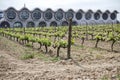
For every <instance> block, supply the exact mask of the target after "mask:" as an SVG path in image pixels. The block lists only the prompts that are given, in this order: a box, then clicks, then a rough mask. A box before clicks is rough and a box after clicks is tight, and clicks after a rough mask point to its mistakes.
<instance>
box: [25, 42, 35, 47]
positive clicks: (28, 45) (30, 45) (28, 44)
mask: <svg viewBox="0 0 120 80" xmlns="http://www.w3.org/2000/svg"><path fill="white" fill-rule="evenodd" d="M25 46H27V47H33V46H32V44H30V43H27V44H25Z"/></svg>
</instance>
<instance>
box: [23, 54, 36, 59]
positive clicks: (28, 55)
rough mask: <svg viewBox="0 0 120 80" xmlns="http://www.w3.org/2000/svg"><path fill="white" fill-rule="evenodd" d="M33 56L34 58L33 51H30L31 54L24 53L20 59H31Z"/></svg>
mask: <svg viewBox="0 0 120 80" xmlns="http://www.w3.org/2000/svg"><path fill="white" fill-rule="evenodd" d="M33 58H34V53H32V54H28V53H25V54H23V55H22V56H21V59H23V60H26V59H33Z"/></svg>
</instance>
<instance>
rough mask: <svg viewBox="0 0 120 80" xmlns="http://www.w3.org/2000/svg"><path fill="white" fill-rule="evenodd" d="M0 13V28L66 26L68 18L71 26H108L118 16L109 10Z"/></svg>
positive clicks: (50, 10) (22, 10)
mask: <svg viewBox="0 0 120 80" xmlns="http://www.w3.org/2000/svg"><path fill="white" fill-rule="evenodd" d="M2 13H3V17H1V16H0V27H44V26H67V25H68V20H69V18H72V21H73V22H72V25H86V24H89V25H93V24H110V23H116V22H117V14H118V12H117V11H116V10H114V11H113V12H110V11H109V10H106V11H105V12H102V11H101V10H97V11H96V12H93V11H92V10H88V11H87V12H84V11H83V10H82V9H79V10H78V11H74V10H72V9H69V10H68V11H64V10H63V9H58V10H56V11H53V10H52V9H50V8H48V9H46V10H45V11H42V10H40V9H39V8H35V9H34V10H33V11H30V10H29V9H27V8H25V7H24V8H22V9H21V10H19V11H18V10H16V9H15V8H13V7H10V8H8V9H7V10H5V11H3V12H1V13H0V14H2Z"/></svg>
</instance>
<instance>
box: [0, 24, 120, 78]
mask: <svg viewBox="0 0 120 80" xmlns="http://www.w3.org/2000/svg"><path fill="white" fill-rule="evenodd" d="M68 28H69V27H67V26H65V27H63V26H59V27H35V28H0V38H4V39H7V40H8V41H12V42H13V43H15V44H17V45H20V46H22V47H25V48H30V49H31V50H33V51H37V53H38V54H39V53H40V55H44V56H47V58H49V57H50V58H51V57H52V58H54V59H52V61H53V62H52V63H54V64H57V65H59V64H60V65H61V64H62V65H74V66H75V65H79V66H80V64H85V65H86V66H87V69H88V68H89V65H91V64H94V65H95V64H99V65H100V66H101V65H102V63H103V64H104V63H105V62H106V63H109V64H113V66H112V67H111V66H107V68H106V67H105V66H106V65H103V66H102V68H100V71H101V72H98V73H96V72H97V71H99V70H97V67H98V66H93V67H92V68H95V70H96V71H94V69H92V70H90V71H89V70H87V71H85V72H84V71H83V74H82V73H81V75H82V76H85V75H87V73H88V74H89V76H87V77H88V78H89V80H120V25H119V24H113V25H110V24H107V25H85V26H84V25H82V26H72V38H71V59H70V60H68V59H67V47H68V33H69V32H68V31H69V30H68ZM18 50H19V49H18ZM21 54H22V53H21ZM24 58H25V59H27V58H29V59H30V58H31V59H35V58H36V57H35V55H27V56H25V57H24ZM48 60H50V61H51V59H48ZM43 61H44V60H43ZM48 62H49V61H48ZM100 66H99V67H100ZM75 68H76V66H75ZM109 68H110V70H109ZM114 68H115V69H116V70H114ZM60 69H61V68H60ZM73 69H74V68H73ZM106 69H107V70H108V73H107V72H106ZM85 70H86V69H85ZM103 70H104V71H105V72H103ZM112 70H114V71H112ZM58 72H59V71H58ZM71 72H72V71H71ZM91 72H94V76H93V74H90V73H91ZM48 73H49V72H48ZM73 73H74V74H75V72H73ZM102 73H103V74H102ZM109 73H110V74H109ZM66 75H67V74H66ZM91 75H92V78H91V77H90V76H91ZM57 76H58V75H57ZM72 76H73V77H72V78H71V79H69V78H65V77H63V78H61V79H62V80H64V79H65V80H73V79H75V80H79V78H81V77H80V74H78V75H76V77H75V76H74V75H72ZM52 78H53V77H52ZM0 79H1V78H0ZM44 79H45V80H46V79H48V78H44ZM44 79H43V80H44ZM55 79H60V77H57V78H55V77H54V79H50V80H55ZM61 79H60V80H61ZM82 79H83V80H85V79H86V80H87V78H81V80H82ZM3 80H4V79H3ZM16 80H17V79H16ZM25 80H26V79H25ZM28 80H31V79H28ZM33 80H34V79H33ZM36 80H39V79H36Z"/></svg>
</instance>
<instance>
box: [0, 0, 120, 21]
mask: <svg viewBox="0 0 120 80" xmlns="http://www.w3.org/2000/svg"><path fill="white" fill-rule="evenodd" d="M24 4H26V7H27V8H28V9H29V10H33V9H34V8H36V7H38V8H40V9H41V10H45V9H46V8H51V9H52V10H56V9H58V8H62V9H63V10H68V9H70V8H72V9H73V10H75V11H76V10H78V9H83V10H84V11H87V10H88V9H91V10H93V11H96V10H98V9H100V10H102V11H105V10H107V9H108V10H110V11H111V12H112V11H113V10H117V11H118V12H120V0H0V10H5V9H7V8H8V7H14V8H15V9H17V10H19V9H21V8H23V6H24ZM118 20H120V13H119V14H118Z"/></svg>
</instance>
